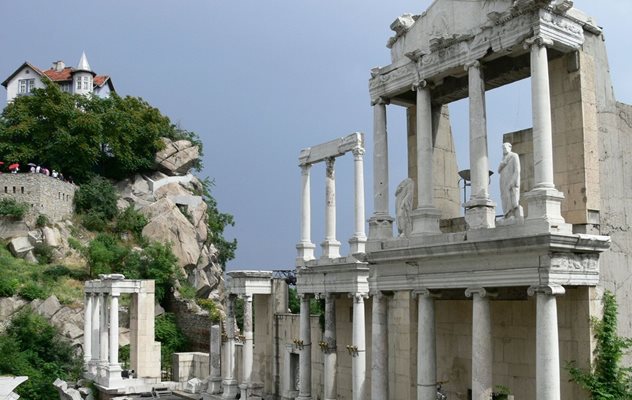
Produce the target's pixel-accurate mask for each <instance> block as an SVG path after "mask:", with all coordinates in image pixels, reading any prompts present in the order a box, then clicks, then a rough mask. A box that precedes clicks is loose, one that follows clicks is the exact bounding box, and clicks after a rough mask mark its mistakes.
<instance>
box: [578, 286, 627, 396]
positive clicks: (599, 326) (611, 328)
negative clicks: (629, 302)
mask: <svg viewBox="0 0 632 400" xmlns="http://www.w3.org/2000/svg"><path fill="white" fill-rule="evenodd" d="M602 302H603V317H602V319H601V320H597V319H593V320H592V326H593V329H594V331H595V339H596V340H597V344H596V346H595V351H594V357H595V358H594V363H593V367H592V369H591V370H588V371H586V370H583V369H581V368H579V367H577V365H576V363H575V362H574V361H573V362H571V363H569V364H568V365H567V369H568V372H569V373H570V375H571V378H572V379H573V380H574V381H575V382H577V383H578V384H579V385H580V386H581V387H582V388H584V389H586V390H587V391H588V392H589V393H590V396H591V399H592V400H630V399H632V375H631V369H630V368H626V367H622V366H621V358H622V357H623V354H624V353H625V351H626V350H627V349H628V348H630V347H631V346H632V341H631V340H630V339H628V338H623V337H621V336H619V335H618V334H617V301H616V299H615V297H614V295H613V294H612V293H611V292H609V291H606V292H605V293H604V295H603V300H602Z"/></svg>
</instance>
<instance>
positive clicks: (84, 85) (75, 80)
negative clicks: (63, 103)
mask: <svg viewBox="0 0 632 400" xmlns="http://www.w3.org/2000/svg"><path fill="white" fill-rule="evenodd" d="M95 75H96V74H95V73H94V72H93V71H92V69H91V68H90V64H89V63H88V57H86V53H85V51H84V52H83V53H82V54H81V59H80V60H79V64H78V65H77V68H76V69H75V70H74V71H73V73H72V88H73V89H72V92H73V93H76V94H89V93H92V88H93V81H92V80H93V78H94V76H95Z"/></svg>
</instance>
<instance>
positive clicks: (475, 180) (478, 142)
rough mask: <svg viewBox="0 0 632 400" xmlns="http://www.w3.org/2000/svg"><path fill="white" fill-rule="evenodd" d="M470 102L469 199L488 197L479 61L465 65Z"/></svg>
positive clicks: (485, 121) (483, 87)
mask: <svg viewBox="0 0 632 400" xmlns="http://www.w3.org/2000/svg"><path fill="white" fill-rule="evenodd" d="M466 69H467V71H468V81H469V85H468V93H469V104H470V115H469V118H470V177H471V185H472V189H471V192H470V200H478V199H481V200H487V199H489V188H488V186H489V162H488V155H487V115H486V111H485V80H484V78H483V71H482V70H481V66H480V63H479V62H478V61H475V62H473V63H470V64H468V65H467V66H466Z"/></svg>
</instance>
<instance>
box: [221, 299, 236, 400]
mask: <svg viewBox="0 0 632 400" xmlns="http://www.w3.org/2000/svg"><path fill="white" fill-rule="evenodd" d="M226 336H227V337H226V370H225V372H224V373H225V375H224V381H223V382H222V386H223V388H224V393H223V394H222V398H224V399H234V398H235V397H236V396H237V394H238V393H239V387H238V386H237V379H236V375H237V363H236V362H235V295H234V294H229V295H228V298H227V300H226Z"/></svg>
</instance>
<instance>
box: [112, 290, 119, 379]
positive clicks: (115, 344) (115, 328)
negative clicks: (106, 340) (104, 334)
mask: <svg viewBox="0 0 632 400" xmlns="http://www.w3.org/2000/svg"><path fill="white" fill-rule="evenodd" d="M118 309H119V296H118V295H114V294H113V295H112V296H110V365H111V366H116V367H118V365H119V362H118V348H119V337H118V335H119V318H118Z"/></svg>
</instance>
